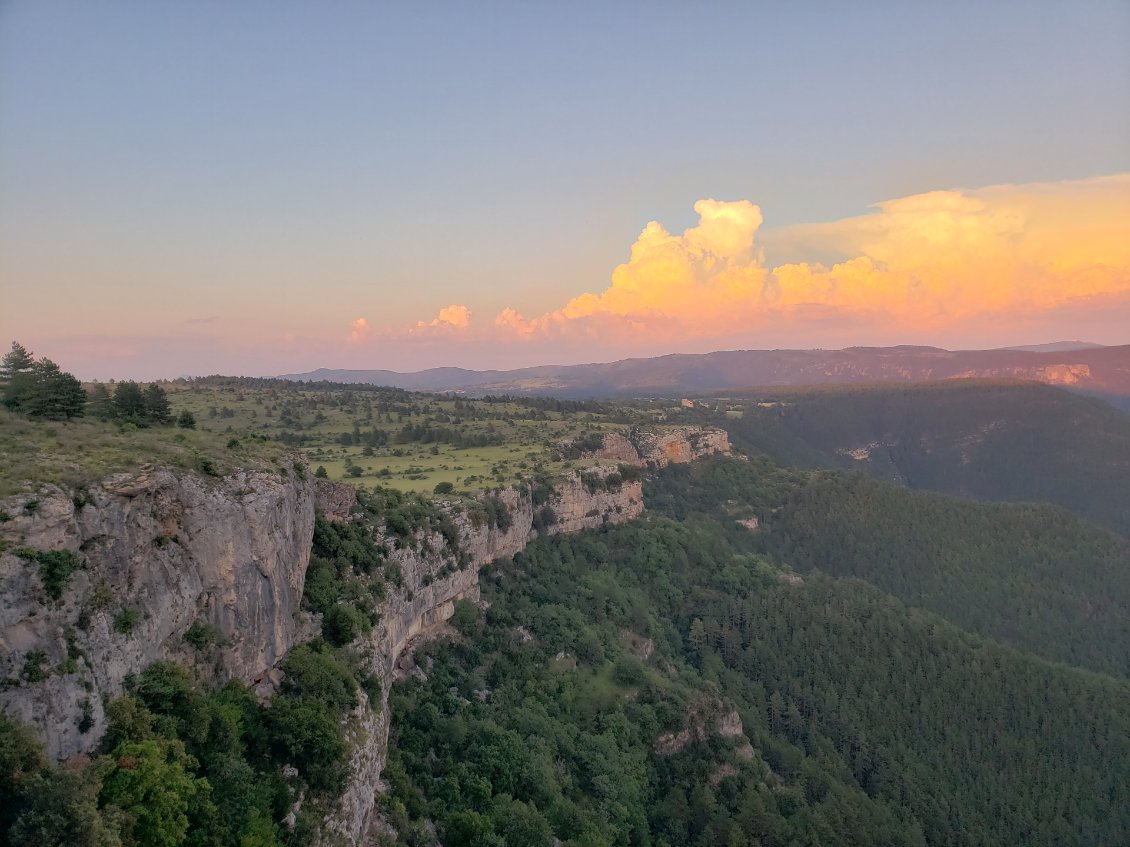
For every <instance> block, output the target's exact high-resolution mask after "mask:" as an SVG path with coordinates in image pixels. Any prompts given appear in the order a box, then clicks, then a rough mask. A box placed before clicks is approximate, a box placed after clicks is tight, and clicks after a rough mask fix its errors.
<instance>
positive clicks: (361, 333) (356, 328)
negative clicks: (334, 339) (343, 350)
mask: <svg viewBox="0 0 1130 847" xmlns="http://www.w3.org/2000/svg"><path fill="white" fill-rule="evenodd" d="M349 326H350V330H349V335H347V336H346V337H345V340H346V342H348V343H349V344H360V343H361V342H362V341H365V340H366V339H368V337H369V336H370V335H371V334H372V331H373V328H372V327H371V326H369V322H368V321H367V320H366V319H365V318H357V319H356V320H355V321H353V323H351V324H350V325H349Z"/></svg>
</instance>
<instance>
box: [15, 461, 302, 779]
mask: <svg viewBox="0 0 1130 847" xmlns="http://www.w3.org/2000/svg"><path fill="white" fill-rule="evenodd" d="M84 496H85V500H86V502H85V503H84V504H83V505H82V506H76V504H75V501H73V500H72V497H71V495H70V494H69V493H68V492H64V491H63V490H61V489H59V488H55V487H51V488H47V489H44V490H43V491H42V492H41V493H40V494H38V495H37V496H36V499H37V500H38V506H37V507H36V508H35V509H34V510H33V511H32V512H30V513H25V509H24V504H25V502H26V501H27V500H28V499H29V498H27V497H16V498H9V499H7V500H5V501H4V502H3V503H0V508H2V509H3V510H4V511H5V512H6V513H8V514H9V515H12V516H13V519H12V520H10V521H7V522H5V523H3V524H0V537H2V538H3V540H4V541H5V542H6V549H5V551H4V553H3V554H2V555H0V677H3V678H7V680H8V681H9V682H8V685H7V687H5V688H4V690H2V691H0V708H3V709H4V711H6V712H8V713H9V714H11V715H12V716H13V717H16V718H18V719H20V720H23V721H25V722H27V723H29V724H32V725H33V726H35V727H36V728H38V730H39V733H40V735H41V736H42V737H43V739H44V740H45V741H46V744H47V752H48V754H49V755H51V756H53V757H55V758H66V757H68V756H71V755H73V754H75V753H79V752H87V751H89V750H91V749H92V748H93V747H94V746H95V744H96V743H97V742H98V740H99V739H100V738H101V736H102V733H103V732H104V730H105V716H104V714H103V711H102V702H103V697H104V696H105V697H115V696H117V695H119V694H121V691H122V681H123V680H124V679H125V677H126V675H127V674H131V673H137V672H139V671H141V670H143V669H144V668H145V667H146V666H147V665H149V664H150V663H151V662H153V661H154V660H157V659H165V658H169V659H174V660H176V661H179V662H182V663H185V664H192V663H193V662H194V661H196V659H197V656H198V654H197V653H196V651H194V650H192V649H191V648H189V647H188V645H186V644H185V642H184V633H185V631H186V630H187V629H188V628H189V627H190V626H191V625H192V624H193V623H194V622H195V621H200V622H201V623H202V624H208V625H211V626H212V627H215V629H216V630H218V632H219V634H220V635H222V636H223V639H224V641H225V645H224V646H222V647H216V648H213V649H214V651H215V652H214V653H212V654H211V655H210V656H209V662H208V666H209V667H208V672H209V673H212V672H213V671H212V667H213V664H214V667H215V668H216V671H217V672H218V674H219V676H220V677H221V679H230V678H233V677H234V678H237V679H240V680H242V681H244V682H247V683H252V682H254V681H255V680H256V678H257V677H259V676H260V675H261V674H263V673H264V672H265V671H267V670H268V669H269V668H270V667H271V666H272V665H273V664H274V663H275V662H276V661H277V660H278V659H280V658H281V657H282V656H283V655H284V654H285V653H286V651H287V650H289V649H290V648H291V647H292V646H293V645H294V643H295V640H296V633H297V630H298V627H297V614H296V613H297V612H298V603H299V600H300V598H301V596H302V588H303V582H304V580H305V576H306V567H307V565H308V564H309V560H310V539H311V536H312V534H313V526H314V497H313V486H312V484H311V483H310V482H307V481H305V480H300V479H298V478H297V477H296V475H295V474H293V473H290V472H277V473H267V472H240V473H236V474H233V475H232V476H228V477H225V478H223V479H208V478H201V477H198V476H196V475H193V474H189V473H187V472H182V473H180V474H179V475H178V474H174V473H173V472H171V471H168V470H153V471H149V472H145V473H142V474H132V475H124V474H123V475H117V476H113V477H110V478H108V479H106V480H104V481H103V482H102V484H100V485H98V486H94V487H91V488H90V489H88V490H87V491H86V492H85V495H84ZM79 502H81V500H80V501H79ZM21 548H31V549H34V550H39V551H45V552H46V551H57V550H67V551H71V552H72V553H75V554H76V555H78V556H79V557H81V559H82V560H83V562H84V564H83V567H82V568H81V569H79V570H77V571H75V572H74V573H73V574H72V576H71V577H70V579H69V581H68V584H67V586H66V588H65V590H64V591H63V594H62V597H61V598H60V599H59V600H58V601H55V600H52V599H50V598H49V597H48V596H47V594H46V592H45V591H44V588H43V584H42V581H41V579H40V576H39V566H38V565H37V564H35V563H33V562H29V561H27V560H26V559H25V558H22V557H21V556H18V555H16V552H15V551H17V550H19V549H21ZM123 610H124V611H126V612H128V613H133V615H134V616H135V617H136V623H135V624H134V625H133V627H132V629H131V630H130V631H129V632H120V631H117V629H118V628H115V625H114V619H115V617H116V616H118V615H120V614H121V613H122V612H123ZM119 628H124V627H119ZM34 651H41V652H42V654H43V656H44V658H45V661H44V662H43V668H44V669H45V670H46V671H47V672H48V673H49V674H50V676H48V678H47V679H46V680H42V681H35V682H31V681H28V680H27V679H23V678H22V677H24V676H26V674H24V673H23V670H24V665H25V662H26V661H27V656H28V654H29V653H33V652H34ZM68 653H69V654H70V659H71V661H69V662H68ZM13 682H15V684H13ZM84 713H85V715H86V718H87V720H86V721H85V723H86V724H89V726H85V727H84V728H85V731H80V729H79V723H80V721H82V719H83V716H84Z"/></svg>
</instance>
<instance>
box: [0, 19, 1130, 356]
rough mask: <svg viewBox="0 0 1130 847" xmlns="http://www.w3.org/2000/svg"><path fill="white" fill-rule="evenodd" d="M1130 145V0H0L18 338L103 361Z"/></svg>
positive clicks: (9, 249)
mask: <svg viewBox="0 0 1130 847" xmlns="http://www.w3.org/2000/svg"><path fill="white" fill-rule="evenodd" d="M1127 170H1130V4H1128V3H1126V2H1073V3H1067V2H1059V3H1047V2H1044V3H1039V2H1025V3H1011V2H997V3H947V4H940V3H894V2H889V3H878V2H874V3H861V4H841V3H832V2H811V3H772V4H770V3H736V4H722V3H717V4H701V6H700V4H693V5H692V4H685V3H678V4H676V3H648V4H643V3H620V4H605V3H576V4H560V3H554V4H550V3H504V2H494V3H486V4H465V3H458V4H455V3H450V4H445V3H433V4H427V5H424V4H410V3H350V2H331V3H313V2H306V3H293V2H292V3H285V2H284V3H280V2H271V3H266V2H261V3H257V2H241V3H230V2H223V3H221V2H213V3H209V2H194V3H161V2H104V3H80V2H69V3H63V2H53V1H52V0H37V2H31V0H8V2H4V3H2V4H0V238H2V240H0V248H2V253H0V274H2V276H0V297H2V298H3V299H2V304H0V305H2V306H3V308H2V310H0V311H2V313H3V314H2V317H0V336H2V337H3V338H7V337H15V336H16V335H19V336H20V337H21V339H22V338H25V337H26V338H27V340H28V342H29V343H30V344H34V345H35V346H36V348H37V349H43V350H44V351H45V352H49V351H50V350H51V349H55V348H59V349H61V350H63V349H65V351H66V352H65V354H62V355H60V356H59V358H60V359H64V358H70V359H71V360H72V361H68V362H65V363H66V364H70V365H71V366H72V367H75V368H78V369H80V370H81V369H82V368H83V367H87V364H88V363H87V361H86V360H89V367H87V370H88V371H89V372H90V374H91V375H107V374H108V372H109V371H112V370H113V369H114V368H120V369H124V370H127V371H130V372H131V373H133V372H134V371H136V370H137V369H136V368H135V365H137V364H138V363H137V362H134V361H132V360H131V358H130V355H129V354H126V353H122V352H121V351H120V350H119V353H117V354H114V353H111V352H106V351H108V350H110V349H111V348H113V346H114V343H113V342H120V341H121V340H122V339H124V338H135V339H150V342H151V341H152V338H153V337H166V338H173V339H175V341H176V344H175V345H174V346H178V348H179V347H183V348H184V352H182V353H178V354H177V356H179V357H180V358H176V357H173V358H171V359H169V360H168V361H164V360H162V366H163V367H169V368H175V369H177V370H178V372H185V371H194V370H197V368H193V367H192V361H191V359H192V356H193V355H198V356H199V357H203V358H204V360H206V361H207V362H208V363H209V364H212V362H213V360H214V361H215V365H216V367H217V369H219V366H221V365H223V364H224V363H225V360H224V359H223V358H222V357H221V356H220V354H219V353H218V352H217V350H219V351H221V352H222V351H227V353H226V354H225V355H229V360H230V366H229V367H227V368H225V369H226V370H242V371H248V372H251V371H256V372H270V371H271V370H272V369H273V366H274V362H275V361H276V360H277V362H278V368H279V369H285V368H288V367H293V366H294V365H296V364H299V361H298V359H299V358H300V357H299V356H298V355H297V354H296V355H294V356H293V357H290V358H288V356H290V354H285V355H284V354H282V353H279V355H278V356H277V357H276V358H275V359H272V358H271V357H270V355H267V354H264V353H261V352H259V353H257V352H254V351H249V350H246V349H243V348H242V347H240V344H239V343H238V339H239V338H240V337H242V338H244V339H260V340H262V341H263V342H264V344H266V343H267V340H269V339H272V338H275V337H276V336H280V337H281V336H287V337H292V336H298V337H301V338H306V339H307V340H308V341H309V343H308V344H307V345H306V346H305V347H303V348H302V349H303V353H302V355H303V356H306V357H312V356H313V357H318V356H327V357H331V358H332V357H333V356H334V355H336V354H335V350H336V348H334V347H333V343H336V341H340V339H341V337H342V336H344V335H345V333H346V331H347V329H348V326H349V323H350V321H352V320H354V319H356V318H357V317H358V316H362V315H364V316H366V319H367V321H368V322H369V324H370V325H372V326H373V327H377V328H379V327H389V328H394V327H398V326H402V325H411V324H412V323H414V322H415V321H417V320H428V319H430V318H432V317H433V316H434V315H435V314H436V312H437V310H438V309H439V308H441V307H443V306H446V305H448V304H451V303H461V304H467V305H469V306H470V307H471V309H472V310H473V311H474V312H475V314H477V315H483V316H487V315H492V314H494V313H495V312H497V311H498V310H500V309H502V308H504V307H514V308H516V309H518V310H519V311H522V312H523V313H524V314H540V313H542V312H548V311H551V310H553V309H556V308H558V307H559V306H561V305H562V304H563V303H565V302H566V301H568V300H569V299H570V298H571V297H574V296H576V295H577V294H579V293H581V292H584V291H600V290H601V289H603V288H604V287H606V286H607V285H608V280H609V275H610V273H611V272H612V270H613V268H614V267H615V266H616V265H617V264H619V263H621V262H624V261H626V259H627V257H628V248H629V246H630V245H631V243H632V241H633V240H634V239H635V238H636V236H637V234H638V233H639V232H640V230H641V229H642V228H643V226H644V225H645V224H646V223H647V222H648V221H650V220H653V219H654V220H659V221H661V222H662V223H663V224H664V226H665V227H666V228H667V229H668V230H669V231H671V232H679V231H682V230H683V229H684V228H686V227H690V226H693V225H694V224H695V222H696V220H697V216H696V215H695V214H694V212H693V210H692V206H693V205H694V203H695V201H696V200H699V199H701V198H707V197H714V198H717V199H721V200H739V199H748V200H751V201H752V202H753V203H755V204H757V205H758V206H759V207H760V208H761V210H762V213H763V215H764V224H763V227H764V229H765V230H766V231H768V230H770V229H772V228H774V227H787V226H793V225H798V224H805V223H813V222H820V221H832V220H837V219H841V218H845V217H848V216H852V215H859V214H861V213H864V212H866V211H867V208H868V207H869V206H870V205H871V204H873V203H876V202H878V201H883V200H888V199H891V198H897V197H904V196H907V195H912V194H918V193H922V192H928V191H933V190H938V189H953V188H964V189H976V188H978V187H981V186H985V185H992V184H1000V183H1008V184H1022V183H1033V182H1052V181H1060V180H1076V179H1080V178H1086V177H1094V176H1101V175H1108V174H1116V173H1120V172H1124V171H1127ZM769 258H770V260H771V259H772V256H770V257H769ZM209 328H210V329H209ZM1065 329H1067V328H1066V327H1065ZM80 336H81V337H83V338H87V340H88V342H89V343H85V346H83V345H77V346H76V344H75V343H74V339H75V338H77V337H80ZM98 338H102V339H103V341H105V343H104V344H101V346H100V343H99V342H98V341H97V339H98ZM194 338H204V339H212V342H215V343H208V342H206V341H201V342H200V345H198V346H199V349H197V347H194V346H193V345H194V342H193V339H194ZM66 339H70V340H71V343H70V346H66V345H64V344H63V343H62V342H63V341H64V340H66ZM331 339H333V340H334V341H332V342H331ZM820 340H821V339H820V338H818V337H809V336H806V335H804V334H803V333H802V334H800V335H798V337H797V343H798V344H803V343H804V342H805V341H809V342H811V343H812V344H818V343H819V342H820ZM867 340H868V339H861V341H867ZM1037 340H1040V339H1037ZM147 343H148V342H147ZM138 344H139V345H140V347H139V348H138V349H144V350H150V352H148V353H145V352H142V353H141V354H139V355H140V356H141V357H142V358H143V359H148V360H149V361H150V362H152V356H153V353H152V351H151V349H150V348H149V347H146V346H145V344H142V343H141V342H140V341H138ZM217 345H218V346H217ZM319 345H320V346H319ZM118 346H119V347H120V348H121V350H124V349H125V347H128V346H129V345H128V344H127V345H125V346H122V345H121V344H120V343H119V345H118ZM134 346H137V345H134ZM206 348H207V349H206ZM454 349H455V348H441V349H439V350H438V351H436V352H435V355H436V356H439V355H440V354H444V355H454V353H453V351H454ZM99 350H102V351H103V352H99ZM193 350H197V352H196V353H195V354H194V353H193V352H192V351H193ZM555 352H557V355H558V357H560V356H562V355H568V351H567V350H563V351H555ZM527 353H528V355H527V358H532V359H537V358H538V352H537V351H535V350H533V349H530V350H528V351H527ZM414 355H416V354H414ZM429 355H432V354H429ZM515 355H517V354H515ZM578 355H580V351H578ZM209 356H211V357H213V358H207V357H209ZM370 357H371V358H372V359H373V361H372V362H371V364H372V366H374V367H377V366H382V365H386V364H392V365H394V366H400V367H403V366H404V365H405V362H404V361H400V360H399V359H398V358H397V355H396V354H395V353H394V352H393V351H391V350H390V349H387V348H385V349H380V350H373V351H370ZM76 358H82V359H84V362H82V363H80V362H77V361H74V359H76ZM424 358H426V357H424ZM519 358H521V356H519ZM185 359H187V361H182V360H185ZM338 363H339V362H338V361H331V360H329V359H327V360H318V361H314V360H313V359H311V360H310V361H309V362H308V364H309V366H310V367H315V366H318V365H335V364H338ZM421 363H422V364H438V363H439V362H438V361H431V360H427V361H424V359H423V358H422V359H421ZM515 363H516V364H528V363H532V362H531V361H525V360H523V361H520V362H517V361H516V362H515ZM409 364H411V362H409ZM80 365H81V366H80ZM137 372H140V371H137Z"/></svg>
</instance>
